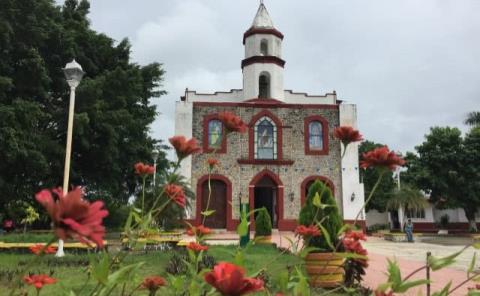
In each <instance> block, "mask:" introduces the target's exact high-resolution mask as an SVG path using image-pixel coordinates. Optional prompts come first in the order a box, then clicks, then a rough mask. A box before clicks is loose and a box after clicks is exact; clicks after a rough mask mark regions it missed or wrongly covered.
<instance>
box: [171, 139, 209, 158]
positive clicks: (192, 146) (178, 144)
mask: <svg viewBox="0 0 480 296" xmlns="http://www.w3.org/2000/svg"><path fill="white" fill-rule="evenodd" d="M168 140H169V141H170V144H172V146H173V148H175V151H176V152H177V157H178V159H179V160H182V159H184V158H185V157H187V156H189V155H190V154H193V153H197V152H200V151H201V149H200V147H198V146H197V140H195V139H194V138H192V139H190V140H188V141H187V139H186V138H185V137H184V136H175V137H171V138H170V139H168Z"/></svg>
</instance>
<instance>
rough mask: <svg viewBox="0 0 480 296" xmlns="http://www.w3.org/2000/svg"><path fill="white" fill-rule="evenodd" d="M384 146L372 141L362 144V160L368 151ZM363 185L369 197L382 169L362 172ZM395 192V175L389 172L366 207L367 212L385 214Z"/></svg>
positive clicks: (360, 150)
mask: <svg viewBox="0 0 480 296" xmlns="http://www.w3.org/2000/svg"><path fill="white" fill-rule="evenodd" d="M381 146H384V145H382V144H379V143H374V142H371V141H364V142H362V143H361V144H360V147H359V152H360V158H361V155H362V154H363V153H365V152H367V151H370V150H373V149H375V148H377V147H381ZM360 174H361V178H362V180H363V184H364V186H365V195H366V196H368V195H369V194H370V191H371V190H372V188H373V186H374V184H375V182H376V181H377V180H378V177H379V175H380V169H378V168H368V169H366V170H361V171H360ZM394 190H395V182H394V180H393V173H392V172H391V171H388V172H386V173H385V175H384V176H383V178H382V181H381V182H380V184H379V185H378V187H377V190H376V191H375V194H374V195H373V197H372V199H371V200H370V202H369V203H368V204H367V206H366V210H367V211H369V210H372V209H373V210H377V211H379V212H382V213H383V212H385V210H386V207H387V201H388V200H389V199H390V198H391V197H392V196H393V192H394Z"/></svg>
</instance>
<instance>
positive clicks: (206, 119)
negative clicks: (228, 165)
mask: <svg viewBox="0 0 480 296" xmlns="http://www.w3.org/2000/svg"><path fill="white" fill-rule="evenodd" d="M213 119H217V120H220V118H219V117H218V114H209V115H206V116H204V117H203V137H202V148H203V153H209V152H213V151H214V150H215V149H214V148H211V147H209V146H208V123H209V122H210V120H213ZM220 122H221V120H220ZM215 152H216V153H227V137H226V135H225V129H224V128H223V123H222V143H221V145H220V149H217V150H216V151H215Z"/></svg>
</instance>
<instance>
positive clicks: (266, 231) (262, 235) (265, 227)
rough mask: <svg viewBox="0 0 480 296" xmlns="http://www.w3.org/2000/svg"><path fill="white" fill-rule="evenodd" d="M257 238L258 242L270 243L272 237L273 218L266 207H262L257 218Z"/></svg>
mask: <svg viewBox="0 0 480 296" xmlns="http://www.w3.org/2000/svg"><path fill="white" fill-rule="evenodd" d="M255 238H258V239H257V240H256V241H257V242H258V243H264V244H269V243H270V242H271V239H272V218H271V217H270V214H269V213H268V211H267V209H266V208H261V209H260V210H259V211H258V213H257V217H256V218H255Z"/></svg>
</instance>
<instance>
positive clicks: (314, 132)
mask: <svg viewBox="0 0 480 296" xmlns="http://www.w3.org/2000/svg"><path fill="white" fill-rule="evenodd" d="M308 131H309V134H308V136H309V139H308V143H309V145H310V149H311V150H323V126H322V123H321V122H320V121H316V120H314V121H311V122H310V123H309V124H308Z"/></svg>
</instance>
